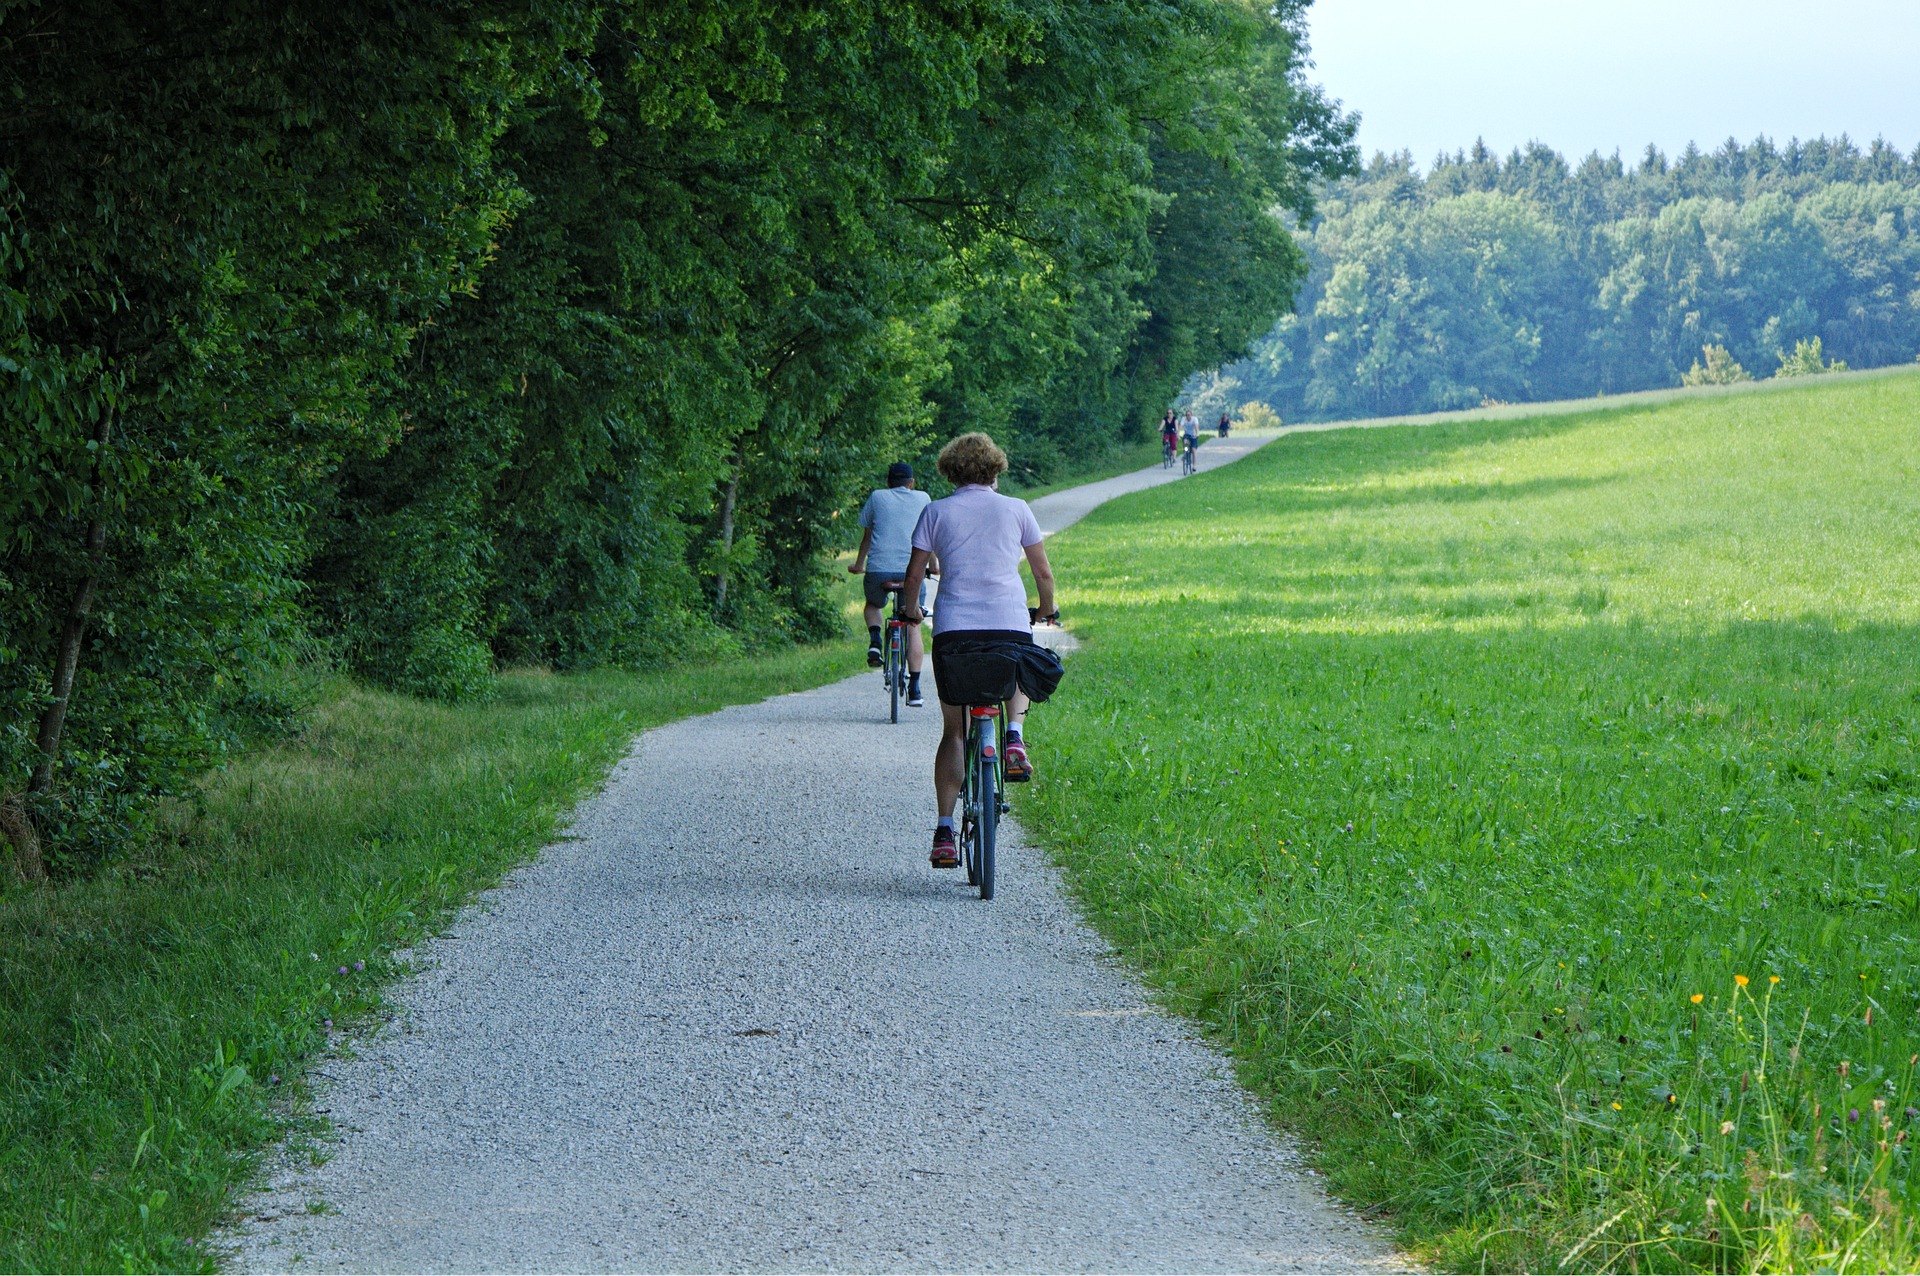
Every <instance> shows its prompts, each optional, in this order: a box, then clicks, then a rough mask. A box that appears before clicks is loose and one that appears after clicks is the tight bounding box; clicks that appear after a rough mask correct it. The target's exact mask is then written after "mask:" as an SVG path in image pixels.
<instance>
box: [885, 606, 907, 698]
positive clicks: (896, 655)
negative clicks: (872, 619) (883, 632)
mask: <svg viewBox="0 0 1920 1276" xmlns="http://www.w3.org/2000/svg"><path fill="white" fill-rule="evenodd" d="M904 645H905V644H904V643H903V641H902V640H901V637H900V626H899V625H888V626H887V714H888V718H889V719H890V720H891V721H893V722H898V721H900V690H901V684H902V683H904V682H905V681H906V678H907V675H906V668H907V659H906V655H907V653H906V652H905V651H903V650H902V647H903V646H904Z"/></svg>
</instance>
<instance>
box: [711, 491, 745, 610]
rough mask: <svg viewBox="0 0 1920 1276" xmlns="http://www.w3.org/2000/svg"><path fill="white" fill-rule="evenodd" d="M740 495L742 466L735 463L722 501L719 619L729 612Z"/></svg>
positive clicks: (716, 594) (715, 598) (716, 599)
mask: <svg viewBox="0 0 1920 1276" xmlns="http://www.w3.org/2000/svg"><path fill="white" fill-rule="evenodd" d="M739 495H740V465H739V462H737V461H736V462H735V463H734V467H733V477H732V478H730V479H728V480H727V494H726V496H725V497H723V498H722V499H721V501H720V582H719V584H718V585H717V586H716V587H715V588H714V591H713V614H714V616H715V617H716V618H717V617H719V616H720V615H722V614H724V613H725V612H726V610H727V576H728V573H729V571H730V570H731V567H730V564H729V561H728V560H729V559H730V558H731V556H732V554H733V505H734V501H735V499H736V498H737V497H738V496H739Z"/></svg>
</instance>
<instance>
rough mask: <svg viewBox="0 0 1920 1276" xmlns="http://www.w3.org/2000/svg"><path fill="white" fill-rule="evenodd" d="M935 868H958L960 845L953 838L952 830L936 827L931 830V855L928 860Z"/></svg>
mask: <svg viewBox="0 0 1920 1276" xmlns="http://www.w3.org/2000/svg"><path fill="white" fill-rule="evenodd" d="M929 862H930V863H932V865H933V866H934V867H935V868H959V867H960V847H959V846H958V845H957V844H956V843H955V842H954V840H953V830H952V829H950V828H937V829H935V830H934V831H933V856H932V859H931V860H930V861H929Z"/></svg>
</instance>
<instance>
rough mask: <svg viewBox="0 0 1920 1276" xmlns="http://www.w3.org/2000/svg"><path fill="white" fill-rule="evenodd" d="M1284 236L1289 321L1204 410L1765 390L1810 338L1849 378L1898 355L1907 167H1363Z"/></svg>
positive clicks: (1909, 222) (1917, 171)
mask: <svg viewBox="0 0 1920 1276" xmlns="http://www.w3.org/2000/svg"><path fill="white" fill-rule="evenodd" d="M1297 238H1298V240H1299V242H1300V244H1301V246H1302V247H1303V248H1305V250H1306V252H1307V256H1308V260H1309V262H1310V265H1311V273H1310V274H1309V276H1308V279H1307V282H1306V284H1305V286H1304V287H1303V288H1302V290H1301V294H1300V298H1299V302H1298V305H1297V307H1296V312H1295V313H1294V314H1291V315H1288V316H1286V317H1284V318H1282V319H1281V320H1280V322H1279V323H1278V324H1277V325H1275V327H1274V329H1273V330H1272V332H1270V333H1269V334H1268V335H1267V336H1266V337H1264V338H1263V339H1261V340H1259V341H1256V342H1255V343H1254V344H1253V346H1252V347H1251V348H1250V352H1249V356H1248V357H1247V358H1246V359H1244V360H1241V361H1240V362H1238V363H1234V364H1232V365H1230V366H1228V367H1226V368H1225V369H1223V370H1222V371H1221V373H1219V374H1217V375H1213V376H1207V377H1203V378H1198V379H1196V380H1195V381H1193V382H1190V383H1189V387H1188V390H1189V395H1190V396H1191V397H1193V398H1195V399H1196V401H1197V402H1198V404H1199V406H1201V407H1202V408H1205V409H1211V410H1218V409H1219V408H1220V407H1223V406H1225V407H1233V406H1237V405H1239V404H1241V403H1243V402H1247V401H1254V400H1257V401H1261V402H1264V403H1266V404H1268V405H1270V406H1271V407H1272V408H1274V409H1275V410H1277V411H1278V412H1279V413H1280V414H1281V416H1282V418H1283V419H1285V420H1337V419H1342V418H1350V417H1363V416H1377V415H1383V414H1395V413H1408V412H1431V411H1443V410H1446V409H1451V408H1462V407H1473V406H1477V405H1479V404H1481V403H1483V402H1485V401H1488V400H1495V401H1500V402H1523V401H1529V400H1544V399H1559V398H1574V397H1583V396H1587V395H1593V394H1603V393H1606V394H1610V393H1616V392H1620V391H1627V390H1642V389H1651V388H1655V387H1660V386H1672V385H1677V384H1680V382H1681V380H1682V378H1683V377H1685V376H1686V375H1687V374H1688V373H1689V371H1690V370H1692V369H1693V367H1694V365H1695V364H1696V363H1702V365H1703V366H1706V365H1708V364H1712V365H1714V366H1715V369H1716V372H1718V371H1720V370H1722V369H1725V368H1727V367H1729V366H1730V365H1728V364H1727V363H1726V362H1725V361H1726V360H1728V359H1731V360H1732V361H1733V362H1734V363H1737V364H1739V365H1740V367H1741V368H1742V369H1744V370H1745V371H1746V372H1747V373H1749V374H1750V375H1752V376H1755V377H1766V376H1769V375H1773V374H1774V373H1775V372H1776V371H1777V370H1778V369H1779V368H1780V366H1781V363H1782V361H1783V360H1784V361H1788V362H1793V361H1794V358H1795V351H1796V348H1798V349H1799V350H1800V352H1801V354H1802V356H1803V357H1802V359H1801V360H1800V361H1799V362H1800V363H1801V364H1802V365H1804V363H1805V359H1804V355H1805V353H1806V349H1807V346H1809V345H1811V343H1812V342H1813V341H1814V340H1815V339H1818V340H1819V341H1820V343H1821V347H1822V348H1823V349H1824V352H1825V354H1826V355H1827V356H1829V357H1831V358H1833V359H1837V360H1844V361H1845V362H1846V363H1848V364H1849V365H1851V366H1853V367H1856V368H1864V367H1877V366H1883V365H1886V364H1892V363H1904V362H1906V361H1908V360H1911V359H1913V358H1914V357H1915V354H1916V353H1917V352H1920V151H1916V152H1915V153H1914V154H1913V155H1911V156H1903V155H1902V154H1901V153H1900V152H1899V151H1897V150H1895V149H1893V148H1891V147H1889V146H1888V145H1886V144H1885V143H1883V142H1878V141H1876V142H1875V143H1874V144H1873V145H1872V146H1870V147H1869V148H1867V149H1866V150H1864V151H1862V150H1861V149H1860V148H1859V147H1857V146H1855V145H1854V144H1853V143H1851V142H1850V141H1848V140H1847V138H1845V137H1844V136H1843V137H1841V138H1840V139H1838V140H1837V141H1829V140H1827V139H1824V138H1816V139H1815V140H1813V141H1811V142H1795V143H1793V144H1791V145H1789V146H1786V147H1776V146H1775V145H1774V144H1773V143H1771V142H1769V141H1767V140H1766V139H1764V138H1762V139H1760V140H1758V141H1756V142H1754V143H1753V144H1751V145H1748V146H1741V145H1739V144H1738V143H1737V142H1735V141H1732V140H1729V141H1728V142H1727V143H1726V144H1725V145H1724V146H1722V147H1721V148H1720V149H1719V150H1716V151H1712V152H1705V151H1701V150H1699V149H1698V148H1697V147H1694V146H1689V147H1688V148H1687V150H1686V151H1685V152H1684V153H1683V154H1682V155H1681V156H1680V157H1679V158H1678V159H1677V160H1675V161H1671V162H1670V161H1669V160H1668V158H1667V157H1666V156H1665V155H1664V154H1662V153H1661V152H1660V151H1659V150H1657V149H1654V148H1652V147H1649V148H1648V150H1647V152H1646V154H1645V155H1644V156H1643V157H1642V159H1641V161H1640V162H1639V163H1638V164H1637V165H1633V166H1628V165H1626V164H1623V163H1622V162H1621V160H1620V158H1619V157H1618V156H1617V155H1616V156H1613V157H1611V158H1607V157H1602V156H1600V155H1597V154H1596V155H1589V156H1588V157H1587V158H1586V159H1585V160H1584V161H1582V162H1581V163H1580V164H1579V165H1578V166H1577V167H1573V166H1569V165H1568V163H1567V161H1566V160H1565V159H1564V158H1563V157H1562V156H1561V155H1560V154H1559V153H1558V152H1556V151H1554V150H1552V149H1551V148H1549V147H1547V146H1544V145H1540V144H1538V143H1536V144H1534V145H1532V146H1529V147H1528V148H1527V149H1526V150H1524V151H1515V152H1513V153H1512V154H1511V155H1509V156H1508V157H1507V158H1506V159H1505V160H1504V161H1502V160H1501V159H1500V158H1499V157H1498V156H1496V155H1494V154H1492V153H1491V152H1489V151H1488V150H1487V148H1486V147H1485V146H1483V145H1476V146H1475V147H1474V148H1473V150H1472V151H1470V152H1458V153H1456V154H1454V155H1452V156H1442V157H1440V158H1439V159H1438V160H1437V161H1435V163H1434V165H1433V166H1432V169H1431V171H1430V172H1429V173H1428V174H1427V175H1426V176H1425V177H1422V176H1421V175H1420V173H1419V172H1417V171H1416V170H1415V168H1414V165H1413V160H1412V156H1411V155H1409V154H1406V153H1401V154H1398V155H1393V156H1387V155H1380V154H1376V155H1375V157H1374V159H1373V161H1372V162H1371V163H1370V164H1368V165H1367V166H1366V168H1365V169H1364V170H1363V171H1362V172H1361V173H1359V174H1358V175H1357V176H1353V177H1350V178H1345V179H1342V180H1339V181H1337V182H1334V183H1332V184H1331V185H1330V186H1329V188H1328V190H1327V192H1326V194H1325V197H1324V198H1323V199H1322V200H1321V201H1320V204H1319V208H1318V212H1317V215H1316V216H1314V217H1313V218H1312V219H1311V220H1310V221H1308V222H1307V223H1306V224H1305V225H1304V226H1302V227H1300V228H1299V229H1298V231H1297ZM1709 346H1717V347H1722V348H1723V350H1724V353H1720V352H1715V353H1714V354H1713V355H1711V356H1709V355H1708V352H1707V349H1706V348H1707V347H1709ZM1703 360H1704V362H1703ZM1697 375H1698V374H1696V376H1697ZM1716 379H1717V378H1716Z"/></svg>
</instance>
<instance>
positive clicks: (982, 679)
mask: <svg viewBox="0 0 1920 1276" xmlns="http://www.w3.org/2000/svg"><path fill="white" fill-rule="evenodd" d="M932 655H933V683H934V687H935V688H936V689H937V690H938V691H939V693H940V702H941V703H942V704H951V705H962V706H968V705H989V704H999V703H1001V702H1002V701H1005V700H1010V699H1012V698H1013V693H1014V691H1015V690H1016V689H1018V690H1020V691H1024V692H1026V693H1027V697H1028V698H1029V699H1030V700H1032V701H1033V702H1034V703H1035V704H1039V703H1040V702H1042V701H1044V700H1046V699H1047V697H1049V696H1051V695H1052V694H1053V692H1054V689H1055V688H1056V687H1058V686H1059V685H1060V677H1061V675H1062V674H1064V673H1065V672H1066V670H1065V669H1063V668H1062V667H1061V665H1060V657H1058V656H1056V655H1054V654H1053V652H1051V651H1049V650H1047V648H1045V647H1042V646H1041V645H1040V644H1039V643H1036V642H1035V641H1034V640H1033V635H1032V634H1030V633H1027V632H1025V631H1024V630H1019V629H955V630H952V631H950V632H948V633H944V634H935V635H934V636H933V652H932Z"/></svg>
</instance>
